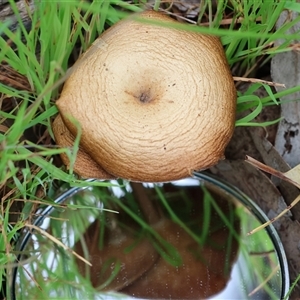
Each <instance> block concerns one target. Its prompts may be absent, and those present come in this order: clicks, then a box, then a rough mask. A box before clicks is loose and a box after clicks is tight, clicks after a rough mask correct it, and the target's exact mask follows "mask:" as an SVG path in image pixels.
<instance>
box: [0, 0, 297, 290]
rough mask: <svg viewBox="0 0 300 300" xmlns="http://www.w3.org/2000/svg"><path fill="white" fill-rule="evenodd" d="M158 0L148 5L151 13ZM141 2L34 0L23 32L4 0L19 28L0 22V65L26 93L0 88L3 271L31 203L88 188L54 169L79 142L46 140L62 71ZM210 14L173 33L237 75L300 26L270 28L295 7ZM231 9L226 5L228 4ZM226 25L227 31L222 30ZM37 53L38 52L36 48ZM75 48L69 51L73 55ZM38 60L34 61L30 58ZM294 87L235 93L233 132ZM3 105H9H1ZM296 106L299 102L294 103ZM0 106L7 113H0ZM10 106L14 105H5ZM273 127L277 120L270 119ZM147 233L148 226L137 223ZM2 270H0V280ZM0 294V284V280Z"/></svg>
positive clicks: (236, 4)
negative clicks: (210, 42) (61, 188)
mask: <svg viewBox="0 0 300 300" xmlns="http://www.w3.org/2000/svg"><path fill="white" fill-rule="evenodd" d="M162 2H163V1H155V7H156V8H158V7H159V6H162ZM143 3H145V1H137V0H136V1H132V4H128V3H127V2H125V1H121V0H105V1H103V0H97V1H91V3H87V2H84V1H80V0H78V1H59V2H54V1H36V8H35V11H34V12H33V13H32V14H31V15H30V18H31V21H32V29H31V30H29V31H27V30H26V28H25V27H24V25H23V24H22V22H21V16H20V14H19V12H18V9H17V6H16V4H15V2H14V1H13V0H11V1H10V4H11V6H12V8H13V9H14V12H15V16H16V18H17V20H18V21H19V28H18V29H17V31H15V32H12V31H11V30H10V29H9V23H0V33H1V34H4V35H6V36H7V37H8V38H9V39H10V40H11V41H13V44H14V45H12V44H9V43H7V41H6V40H5V39H3V38H2V37H0V49H1V51H0V61H1V62H5V63H6V64H7V65H8V66H9V67H10V68H11V69H12V70H13V71H14V72H16V73H18V74H21V75H23V76H25V77H26V79H27V80H28V84H29V87H30V88H29V90H28V91H26V90H18V89H16V88H14V87H12V86H9V85H6V84H4V83H0V95H2V96H1V101H0V104H1V110H0V190H1V192H2V195H1V196H2V201H1V213H0V228H1V231H2V235H1V238H0V262H1V265H2V266H3V265H6V264H8V263H10V262H12V261H13V260H14V254H13V252H12V250H13V248H11V247H13V246H11V244H12V245H13V244H14V238H15V234H16V233H17V232H18V230H19V229H20V228H23V227H24V226H25V222H26V220H27V219H28V218H30V217H31V216H32V214H33V213H34V211H35V207H36V206H35V205H36V204H35V202H34V201H38V202H44V203H45V201H48V202H49V201H51V199H53V194H54V191H55V190H56V189H57V187H56V184H60V182H67V183H68V184H70V186H82V185H86V184H87V183H85V182H83V181H82V180H81V179H80V178H78V177H77V176H76V174H73V172H72V169H71V170H69V171H66V170H65V169H64V168H62V167H61V166H60V165H57V164H56V163H55V157H56V155H58V154H60V153H62V152H64V153H66V154H67V155H68V156H69V157H70V160H71V161H74V159H75V157H76V151H77V150H78V143H79V136H78V137H77V139H76V141H75V144H74V148H73V149H69V148H68V149H66V148H59V147H56V146H55V145H54V144H53V143H51V142H50V140H49V139H47V138H46V137H45V136H50V137H52V138H53V134H52V129H51V121H52V120H53V118H54V117H55V115H56V114H57V108H56V106H55V100H56V99H57V98H58V97H59V93H60V90H61V87H62V85H63V83H64V81H65V80H66V79H67V77H68V74H69V73H68V68H69V67H70V66H71V65H72V64H73V62H74V61H75V60H76V59H77V57H78V56H79V55H80V54H81V53H83V52H84V51H85V50H86V49H87V48H88V47H89V45H91V44H92V43H93V41H94V40H95V39H96V38H97V36H98V35H99V34H100V33H101V32H103V30H104V28H105V26H110V25H112V24H114V23H116V22H117V21H118V20H120V19H121V18H123V17H124V16H125V15H127V14H128V13H131V12H138V11H141V10H142V8H143ZM217 3H218V4H217V13H216V14H214V13H213V11H214V10H213V7H212V3H211V1H207V0H205V1H202V2H201V11H200V13H199V18H198V23H200V22H201V20H202V17H204V18H205V22H206V21H208V26H194V25H190V24H187V23H182V24H179V25H178V28H181V29H185V30H193V31H197V32H203V33H209V34H215V35H218V36H220V38H221V41H222V43H223V45H224V48H225V52H226V56H227V59H228V62H229V64H230V66H231V67H232V68H233V67H235V69H238V70H239V72H238V76H240V77H248V76H249V75H250V74H251V76H252V75H253V74H254V75H255V70H256V69H257V67H258V64H259V65H260V66H262V65H264V64H267V63H268V62H269V61H270V59H271V57H272V56H273V55H275V54H276V53H281V52H284V51H291V47H290V45H291V44H292V43H293V41H294V39H295V38H298V36H299V35H298V33H295V34H291V35H288V34H286V31H287V30H288V29H289V28H291V27H292V26H293V25H294V24H296V23H298V22H299V21H300V16H298V17H297V18H296V19H295V20H294V21H292V22H291V21H288V22H286V23H285V24H284V25H283V26H282V27H281V28H280V29H279V30H277V31H274V25H275V23H276V20H277V18H278V16H279V14H280V13H281V12H282V11H283V10H284V9H290V10H293V11H296V12H299V11H300V4H299V3H296V1H282V0H281V1H276V0H269V1H263V0H261V1H258V0H247V1H237V0H233V1H226V0H224V1H217ZM230 3H231V4H230ZM224 21H226V25H223V23H224ZM278 38H284V39H285V40H286V42H285V43H283V44H282V45H281V46H279V47H275V46H274V42H275V41H276V40H277V39H278ZM37 49H38V50H37ZM74 49H76V50H74ZM36 50H37V52H38V53H39V55H37V56H36V55H35V52H36ZM260 87H263V88H265V90H266V92H267V94H268V96H266V97H264V98H259V97H258V96H256V95H254V92H255V91H256V90H257V89H258V88H260ZM299 90H300V86H295V87H292V88H289V89H285V90H283V91H281V92H278V93H276V92H274V90H272V89H271V88H270V87H269V86H268V85H266V84H261V83H254V84H252V85H250V87H249V88H248V90H247V91H246V92H244V93H239V94H238V99H237V111H238V112H243V111H248V110H250V111H251V112H250V113H249V114H248V115H247V116H246V117H244V118H242V119H240V120H237V121H236V126H266V125H268V124H271V123H272V122H269V123H261V124H257V123H256V122H255V120H254V119H255V117H256V116H257V115H259V114H260V112H261V110H262V109H263V107H264V106H268V105H280V104H282V101H281V99H280V98H281V97H283V96H286V95H289V94H292V93H295V92H298V91H299ZM7 99H11V101H10V102H8V100H7ZM296 100H298V99H296ZM5 103H6V104H7V105H10V109H8V110H7V109H4V108H5ZM12 104H13V105H12ZM275 121H276V120H275ZM33 129H42V133H41V134H40V135H38V137H39V140H38V141H35V140H33V141H31V140H30V139H29V138H28V135H27V134H26V133H27V132H30V130H33ZM89 185H100V186H107V185H109V183H107V182H91V183H89ZM17 202H23V203H24V206H23V208H22V212H21V213H20V215H19V216H17V217H16V218H15V219H14V221H11V220H10V218H9V212H10V211H11V209H12V208H14V207H15V206H16V203H17ZM142 225H143V226H144V227H145V226H146V227H147V224H142ZM3 274H4V269H3V268H2V269H1V268H0V277H1V275H3ZM0 289H1V281H0Z"/></svg>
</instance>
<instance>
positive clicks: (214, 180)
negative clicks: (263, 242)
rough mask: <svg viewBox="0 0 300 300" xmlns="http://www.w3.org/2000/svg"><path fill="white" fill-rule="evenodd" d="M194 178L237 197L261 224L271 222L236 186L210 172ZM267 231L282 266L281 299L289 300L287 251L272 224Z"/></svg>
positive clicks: (266, 228) (198, 173) (194, 173)
mask: <svg viewBox="0 0 300 300" xmlns="http://www.w3.org/2000/svg"><path fill="white" fill-rule="evenodd" d="M193 178H196V179H199V180H201V181H204V182H209V183H211V184H214V185H216V186H217V187H219V188H221V189H222V190H224V191H226V192H227V193H229V194H230V195H232V196H233V197H235V198H236V199H237V200H239V201H240V202H241V203H242V204H243V205H244V206H245V207H246V208H248V210H249V211H251V213H252V214H253V215H254V216H255V217H256V218H257V219H258V220H259V221H260V222H261V223H265V222H268V221H269V218H268V217H267V216H266V214H265V213H264V212H263V211H262V209H261V208H260V207H259V206H258V205H257V204H256V203H255V202H254V201H253V200H251V198H250V197H248V196H247V195H246V194H244V193H243V192H242V191H241V190H239V189H238V188H237V187H235V186H234V185H231V184H230V183H227V182H226V181H225V180H222V179H220V178H218V177H217V176H214V175H213V174H210V173H208V172H196V171H194V172H193ZM265 230H266V232H267V234H268V236H269V237H270V239H271V241H272V243H273V245H274V248H275V251H276V253H277V257H278V261H279V265H280V270H281V280H282V289H281V297H280V299H288V298H285V297H286V295H287V294H288V292H289V288H290V276H289V268H288V263H287V257H286V254H285V250H284V247H283V244H282V242H281V240H280V237H279V235H278V233H277V231H276V229H275V227H274V226H273V224H270V225H269V226H267V227H265Z"/></svg>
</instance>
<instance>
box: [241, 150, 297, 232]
mask: <svg viewBox="0 0 300 300" xmlns="http://www.w3.org/2000/svg"><path fill="white" fill-rule="evenodd" d="M246 161H247V162H248V163H250V164H251V165H253V166H254V167H256V168H258V169H260V170H262V171H264V172H266V173H269V174H271V175H274V176H276V177H278V178H280V179H282V180H285V181H287V182H289V183H291V184H293V185H295V186H296V187H297V188H300V183H299V182H298V181H300V176H299V168H300V167H299V166H297V167H295V168H293V169H292V170H290V171H288V172H286V173H281V172H279V171H277V170H275V169H273V168H271V167H269V166H266V165H265V164H263V163H261V162H259V161H257V160H256V159H254V158H252V157H250V156H246ZM295 178H296V180H297V181H295ZM299 201H300V195H299V196H298V197H296V199H295V200H294V201H293V202H292V203H291V204H290V205H288V206H287V207H286V208H285V209H284V210H283V211H282V212H281V213H280V214H279V215H277V216H276V217H275V218H272V219H271V220H269V221H268V222H266V223H264V224H262V225H261V226H258V227H257V228H255V229H253V230H251V231H249V232H248V235H251V234H253V233H255V232H258V231H259V230H261V229H263V228H265V227H267V226H269V225H270V224H272V223H273V222H275V221H276V220H278V219H279V218H281V217H282V216H283V215H284V214H286V213H287V212H288V211H289V210H290V209H291V208H292V207H294V206H295V205H296V204H297V203H298V202H299Z"/></svg>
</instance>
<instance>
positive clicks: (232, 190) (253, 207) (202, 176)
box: [10, 172, 290, 300]
mask: <svg viewBox="0 0 300 300" xmlns="http://www.w3.org/2000/svg"><path fill="white" fill-rule="evenodd" d="M192 175H193V176H192V178H195V179H197V180H200V181H203V182H208V183H211V184H213V185H215V186H217V187H218V188H220V189H222V190H224V191H226V192H227V193H229V194H230V195H231V196H233V197H234V198H236V199H237V200H238V201H240V202H241V203H242V204H243V205H244V206H245V207H246V208H248V209H249V211H251V212H252V213H253V215H254V216H255V217H256V218H257V219H258V220H259V221H260V222H262V223H265V222H267V221H269V219H268V217H267V216H266V215H265V213H264V212H263V211H262V210H261V208H260V207H259V206H258V205H257V204H256V203H254V202H253V201H252V200H251V199H250V198H249V197H248V196H247V195H245V194H244V193H243V192H242V191H240V190H239V189H238V188H236V187H235V186H233V185H231V184H229V183H227V182H226V181H224V180H221V179H220V178H218V177H216V176H214V175H212V174H210V173H207V172H193V174H192ZM96 180H97V179H87V180H86V182H93V181H96ZM87 188H89V186H84V187H73V188H70V189H68V190H67V191H65V192H63V193H62V194H60V195H59V196H58V197H57V198H56V199H55V201H54V204H61V203H63V202H65V201H66V200H67V199H69V198H70V197H71V196H73V195H75V194H77V193H78V192H80V191H83V190H85V189H87ZM54 210H55V206H52V205H49V206H47V207H46V208H45V209H44V210H43V211H42V212H41V213H40V214H39V217H38V218H36V219H35V221H34V224H33V225H35V226H37V227H39V226H41V225H42V223H43V222H44V220H45V218H47V216H49V215H50V214H51V213H52V212H53V211H54ZM265 230H266V231H267V233H268V236H269V237H270V239H271V241H272V243H273V245H274V248H275V251H276V253H277V257H278V261H279V265H280V270H281V277H282V278H281V279H282V289H281V299H284V298H285V296H286V295H287V294H288V292H289V288H290V278H289V270H288V264H287V258H286V254H285V251H284V247H283V245H282V242H281V240H280V238H279V235H278V233H277V231H276V229H275V228H274V226H273V225H272V224H270V225H269V226H267V227H266V228H265ZM32 233H33V231H27V232H26V233H25V234H24V235H22V236H21V237H20V239H19V241H18V243H17V250H18V252H19V254H18V255H17V257H16V260H15V267H14V268H13V269H12V275H11V279H12V280H11V289H10V296H11V299H12V300H16V299H17V298H16V294H15V290H16V279H17V274H18V262H19V261H20V260H21V257H22V252H23V251H24V250H25V248H26V246H27V244H28V242H29V241H30V239H31V236H32Z"/></svg>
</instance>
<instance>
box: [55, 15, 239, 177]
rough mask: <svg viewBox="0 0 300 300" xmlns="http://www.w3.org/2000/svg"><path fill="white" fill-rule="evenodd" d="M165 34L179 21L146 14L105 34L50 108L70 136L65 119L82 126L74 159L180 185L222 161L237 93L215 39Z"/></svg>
mask: <svg viewBox="0 0 300 300" xmlns="http://www.w3.org/2000/svg"><path fill="white" fill-rule="evenodd" d="M135 17H138V18H139V19H138V20H137V19H136V18H135ZM143 20H144V21H148V22H143ZM149 20H150V21H157V22H162V24H160V25H159V24H153V23H149ZM163 24H167V25H172V24H176V21H174V20H172V19H171V18H169V17H167V16H165V15H163V14H161V13H157V12H153V11H146V12H143V13H141V14H138V15H134V16H133V17H130V18H128V19H125V20H122V21H120V22H118V23H117V24H115V25H114V26H112V27H111V28H110V29H109V30H107V31H105V32H104V33H103V34H102V35H101V36H100V37H99V38H98V39H97V40H96V41H95V42H94V43H93V45H92V46H91V47H90V48H89V49H88V51H87V52H86V53H85V54H84V55H83V56H82V57H81V58H80V59H79V61H78V62H77V63H76V64H75V67H74V70H73V73H72V74H71V76H70V77H69V78H68V80H67V81H66V83H65V85H64V88H63V91H62V93H61V97H60V98H59V100H58V101H57V106H58V109H59V112H60V115H61V117H62V120H63V123H64V125H65V127H66V129H67V130H69V131H70V134H71V136H76V134H77V127H76V126H75V124H74V123H73V121H72V119H76V120H77V122H79V124H80V125H81V130H82V135H81V140H80V146H81V150H83V151H84V152H86V153H87V154H88V156H89V157H91V158H92V160H93V161H94V162H93V163H96V164H98V165H99V167H101V168H102V169H104V170H105V171H106V172H107V173H110V174H112V175H114V176H116V177H121V178H126V179H129V180H134V181H149V182H161V181H171V180H176V179H180V178H184V177H187V176H189V174H190V172H191V171H192V170H195V169H205V168H208V167H210V166H212V165H214V164H215V163H217V162H218V161H219V160H220V159H222V158H223V156H224V149H225V147H226V145H227V144H228V142H229V140H230V138H231V136H232V134H233V130H234V123H235V108H236V90H235V86H234V82H233V78H232V75H231V73H230V69H229V67H228V64H227V60H226V57H225V54H224V50H223V47H222V45H221V43H220V41H219V39H218V38H216V37H213V36H209V35H203V34H199V33H196V32H191V31H182V30H178V29H174V28H171V26H163ZM70 116H71V117H72V118H70ZM53 131H54V134H55V136H56V131H57V130H56V129H55V127H53ZM59 144H60V145H62V146H64V142H63V140H61V139H60V143H59ZM78 165H80V164H78ZM85 169H86V167H80V166H77V168H75V171H76V172H77V173H79V174H80V175H82V176H84V177H86V170H85Z"/></svg>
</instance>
